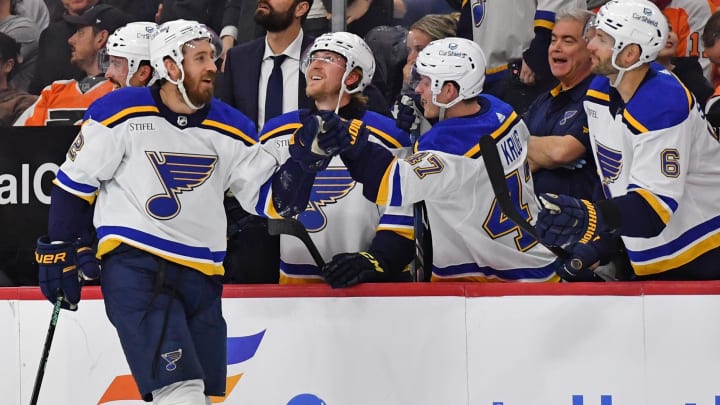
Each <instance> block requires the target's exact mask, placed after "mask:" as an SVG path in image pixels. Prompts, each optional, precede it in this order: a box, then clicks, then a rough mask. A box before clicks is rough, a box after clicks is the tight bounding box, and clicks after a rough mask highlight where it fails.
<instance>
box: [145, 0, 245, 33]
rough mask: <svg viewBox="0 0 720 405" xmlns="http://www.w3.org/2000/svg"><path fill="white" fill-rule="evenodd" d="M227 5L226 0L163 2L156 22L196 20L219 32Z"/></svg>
mask: <svg viewBox="0 0 720 405" xmlns="http://www.w3.org/2000/svg"><path fill="white" fill-rule="evenodd" d="M248 3H250V2H249V1H248ZM225 5H226V1H225V0H162V1H160V3H159V6H158V11H157V14H156V15H155V22H156V23H158V24H162V23H164V22H166V21H172V20H179V19H183V20H194V21H197V22H199V23H201V24H205V25H206V26H208V27H210V28H212V29H213V30H214V31H215V32H219V31H220V28H222V23H223V12H224V10H225Z"/></svg>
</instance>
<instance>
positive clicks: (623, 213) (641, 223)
mask: <svg viewBox="0 0 720 405" xmlns="http://www.w3.org/2000/svg"><path fill="white" fill-rule="evenodd" d="M597 207H598V209H599V210H602V213H603V216H604V218H606V220H608V222H610V223H611V227H612V228H615V229H617V233H618V234H620V235H622V236H630V237H636V238H651V237H653V236H657V235H658V234H660V232H662V230H663V229H665V223H664V222H663V220H662V219H661V218H660V215H658V213H657V212H656V211H655V210H654V209H653V208H652V207H651V206H650V204H648V202H647V201H646V200H645V199H644V198H642V197H641V196H640V194H638V193H635V192H629V193H627V194H626V195H623V196H620V197H615V198H612V199H610V200H603V201H599V202H598V203H597Z"/></svg>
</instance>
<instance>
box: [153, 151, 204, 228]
mask: <svg viewBox="0 0 720 405" xmlns="http://www.w3.org/2000/svg"><path fill="white" fill-rule="evenodd" d="M145 154H146V155H147V157H148V159H150V163H152V166H153V169H154V170H155V174H157V176H158V178H159V179H160V183H161V184H162V186H163V189H164V190H165V192H164V193H161V194H156V195H154V196H152V197H150V199H148V201H147V203H146V204H145V209H146V210H147V212H148V213H149V214H150V215H152V216H153V217H154V218H157V219H171V218H174V217H175V216H176V215H177V214H178V213H180V200H179V199H178V195H179V194H182V193H183V192H185V191H190V190H192V189H194V188H196V187H199V186H200V185H202V184H203V183H205V181H206V180H207V179H208V178H210V175H211V174H212V172H213V170H214V169H215V163H216V162H217V156H205V155H188V154H184V153H168V152H145Z"/></svg>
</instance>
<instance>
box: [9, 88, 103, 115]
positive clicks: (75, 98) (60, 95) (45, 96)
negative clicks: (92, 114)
mask: <svg viewBox="0 0 720 405" xmlns="http://www.w3.org/2000/svg"><path fill="white" fill-rule="evenodd" d="M84 82H85V81H84V80H83V81H81V82H78V81H77V80H56V81H54V82H53V83H52V84H50V85H49V86H47V87H45V88H44V89H43V91H42V93H40V97H38V99H37V101H36V102H35V104H33V105H32V106H30V108H28V109H27V110H25V112H23V113H22V115H21V116H20V117H19V118H18V119H17V121H15V124H14V125H15V126H46V125H48V126H50V125H79V124H80V123H81V122H82V119H83V115H85V110H87V108H88V107H89V106H90V104H92V103H93V101H95V100H97V99H98V98H100V97H102V96H104V95H105V94H107V93H109V92H110V91H112V89H113V85H112V83H111V82H109V81H107V80H102V81H99V82H96V83H92V84H91V85H90V87H89V88H87V89H84V88H83V85H84ZM83 90H85V91H83Z"/></svg>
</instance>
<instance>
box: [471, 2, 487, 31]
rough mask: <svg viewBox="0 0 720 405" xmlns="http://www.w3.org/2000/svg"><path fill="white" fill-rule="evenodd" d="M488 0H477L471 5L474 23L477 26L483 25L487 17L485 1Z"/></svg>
mask: <svg viewBox="0 0 720 405" xmlns="http://www.w3.org/2000/svg"><path fill="white" fill-rule="evenodd" d="M486 1H487V0H476V1H474V2H473V3H472V5H471V6H470V7H472V16H473V23H474V24H475V26H476V27H479V26H480V25H482V22H483V20H484V19H485V2H486Z"/></svg>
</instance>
